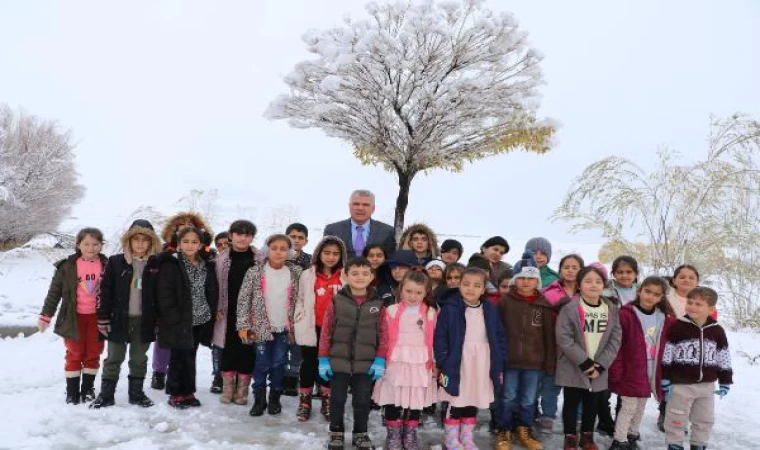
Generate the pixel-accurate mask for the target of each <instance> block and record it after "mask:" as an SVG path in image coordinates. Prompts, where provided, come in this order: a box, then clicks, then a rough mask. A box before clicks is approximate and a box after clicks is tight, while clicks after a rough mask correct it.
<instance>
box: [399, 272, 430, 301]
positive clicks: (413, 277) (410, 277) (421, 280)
mask: <svg viewBox="0 0 760 450" xmlns="http://www.w3.org/2000/svg"><path fill="white" fill-rule="evenodd" d="M407 281H411V282H412V283H418V284H421V285H423V286H425V298H424V299H423V300H422V302H423V303H425V304H426V305H427V306H430V307H434V306H435V301H434V300H433V284H432V283H431V281H430V277H429V276H427V274H426V273H425V272H423V271H420V270H410V271H408V272H407V273H406V275H404V278H402V279H401V282H400V283H399V284H398V292H399V296H400V295H401V290H402V289H403V287H404V283H406V282H407Z"/></svg>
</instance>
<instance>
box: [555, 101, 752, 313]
mask: <svg viewBox="0 0 760 450" xmlns="http://www.w3.org/2000/svg"><path fill="white" fill-rule="evenodd" d="M572 186H573V188H572V190H570V191H569V192H568V193H567V195H566V197H565V199H564V200H563V202H562V204H561V205H560V206H559V207H558V208H557V209H556V211H555V212H554V215H553V219H554V220H563V221H569V222H571V223H573V228H572V229H573V230H579V229H593V230H599V231H601V232H602V235H603V236H604V238H605V239H607V240H608V241H609V242H608V243H607V244H606V245H605V247H604V248H603V250H604V252H605V254H606V253H608V251H609V250H610V249H614V250H615V251H618V252H619V253H618V254H620V253H626V254H630V255H635V256H636V257H637V258H640V263H642V265H643V266H644V267H647V268H649V269H652V270H655V271H657V272H659V273H661V274H663V275H665V274H672V273H673V270H674V269H675V267H677V266H678V265H680V264H684V263H688V264H693V265H695V266H697V268H699V269H700V271H701V272H702V278H710V277H713V278H714V281H716V282H717V283H718V286H719V287H722V288H724V289H725V290H726V294H727V295H728V299H729V301H730V303H731V306H732V308H731V312H732V314H733V315H734V318H735V319H737V323H738V322H740V321H741V320H744V319H740V318H739V317H738V316H737V314H741V315H742V317H747V318H751V317H755V320H757V319H758V318H760V303H759V300H758V297H757V294H759V293H760V275H758V271H757V267H758V266H757V262H758V261H760V204H759V203H760V199H759V198H758V193H759V192H760V122H758V121H757V120H755V119H753V118H751V117H748V116H744V115H734V116H730V117H726V118H713V119H712V120H711V126H710V135H709V140H708V151H707V155H706V158H705V159H704V160H701V161H696V162H693V163H688V162H685V161H684V159H683V158H682V157H681V156H680V155H679V154H678V153H676V152H674V151H671V150H663V151H660V152H659V161H658V164H657V166H656V168H655V169H654V170H652V171H647V170H645V169H644V168H642V167H641V166H639V165H638V164H636V163H635V162H633V161H631V160H629V159H626V158H622V157H618V156H610V157H608V158H604V159H602V160H601V161H597V162H595V163H593V164H591V165H590V166H588V167H587V168H586V169H585V170H584V171H583V173H582V174H581V175H580V176H579V177H578V178H577V179H576V180H575V181H574V182H573V184H572ZM741 302H743V303H742V305H740V303H741ZM739 306H741V308H739Z"/></svg>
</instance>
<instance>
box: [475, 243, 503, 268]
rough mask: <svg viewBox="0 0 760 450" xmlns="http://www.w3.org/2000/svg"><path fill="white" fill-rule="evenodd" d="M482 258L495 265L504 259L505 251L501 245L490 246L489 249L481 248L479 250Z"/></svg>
mask: <svg viewBox="0 0 760 450" xmlns="http://www.w3.org/2000/svg"><path fill="white" fill-rule="evenodd" d="M481 251H482V252H483V256H485V257H486V258H488V260H489V261H491V264H496V263H498V262H499V261H501V258H503V257H504V253H507V249H506V248H504V247H503V246H501V245H492V246H490V247H483V248H482V249H481Z"/></svg>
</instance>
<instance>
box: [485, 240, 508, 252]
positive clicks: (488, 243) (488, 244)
mask: <svg viewBox="0 0 760 450" xmlns="http://www.w3.org/2000/svg"><path fill="white" fill-rule="evenodd" d="M494 245H501V246H502V247H504V248H505V249H506V251H505V252H504V254H505V255H506V254H507V253H509V243H508V242H507V240H506V239H504V238H503V237H501V236H494V237H490V238H488V239H487V240H486V241H485V242H483V245H481V246H480V247H481V248H488V247H493V246H494Z"/></svg>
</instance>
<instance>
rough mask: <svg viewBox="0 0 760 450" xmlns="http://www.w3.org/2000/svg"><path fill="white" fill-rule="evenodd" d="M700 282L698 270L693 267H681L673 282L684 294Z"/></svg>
mask: <svg viewBox="0 0 760 450" xmlns="http://www.w3.org/2000/svg"><path fill="white" fill-rule="evenodd" d="M698 283H699V277H697V274H696V272H694V271H693V270H691V269H681V271H680V272H678V276H677V277H675V278H674V279H673V284H674V285H675V286H676V289H678V292H680V293H681V294H682V295H686V294H688V293H689V291H690V290H692V289H694V288H695V287H697V284H698Z"/></svg>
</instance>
